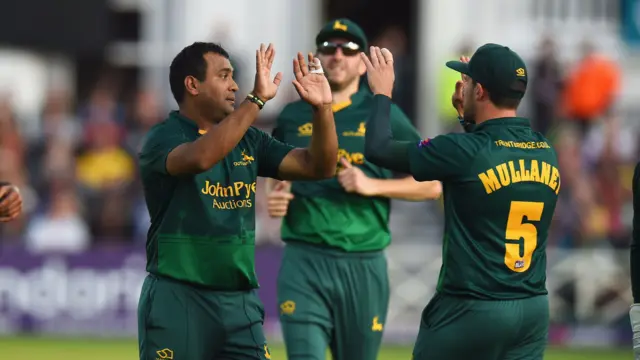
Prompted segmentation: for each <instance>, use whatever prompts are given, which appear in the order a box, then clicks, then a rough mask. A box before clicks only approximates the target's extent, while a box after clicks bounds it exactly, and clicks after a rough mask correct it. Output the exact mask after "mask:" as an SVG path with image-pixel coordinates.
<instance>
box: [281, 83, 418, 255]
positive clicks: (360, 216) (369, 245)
mask: <svg viewBox="0 0 640 360" xmlns="http://www.w3.org/2000/svg"><path fill="white" fill-rule="evenodd" d="M372 100H373V95H372V94H371V93H370V92H369V91H368V90H367V89H363V90H361V91H359V92H357V93H356V94H354V95H353V96H352V97H351V101H350V102H349V103H346V104H337V105H334V117H335V122H336V131H337V133H338V144H339V150H338V158H337V160H338V171H340V168H341V166H340V162H339V160H340V158H345V159H347V160H348V161H349V162H350V163H351V164H352V165H354V166H357V167H359V168H360V169H361V170H362V171H363V172H364V173H365V174H366V175H367V176H369V177H372V178H377V179H389V178H392V177H393V173H392V172H391V171H389V170H386V169H383V168H381V167H378V166H376V165H374V164H372V163H370V162H367V161H365V159H364V155H363V153H364V135H365V131H366V121H367V118H368V117H369V114H370V112H371V104H372ZM312 116H313V114H312V109H311V106H310V105H308V104H307V103H305V102H302V101H297V102H294V103H291V104H289V105H287V106H286V107H285V108H284V109H283V110H282V113H281V114H280V116H279V117H278V120H277V124H276V128H275V129H274V130H273V136H274V137H275V138H276V139H278V140H281V141H283V142H285V143H288V144H291V145H294V146H298V147H306V146H307V145H308V144H309V140H310V137H311V133H312V131H313V128H312V123H311V121H312ZM391 124H392V130H393V135H394V137H395V138H396V139H403V140H409V141H418V140H419V139H420V136H419V134H418V133H417V131H416V130H415V128H414V127H413V125H412V124H411V122H410V121H409V119H407V117H406V116H405V115H404V113H403V112H402V111H401V110H400V109H399V108H398V107H397V106H395V105H393V106H392V108H391ZM292 193H293V194H294V197H295V198H294V199H293V200H292V201H291V203H290V204H289V209H288V212H287V216H285V218H284V220H283V222H282V239H283V240H284V241H285V242H294V241H301V242H306V243H311V244H316V245H325V246H330V247H335V248H339V249H341V250H344V251H348V252H354V251H373V250H381V249H384V248H385V247H386V246H387V245H389V242H390V241H391V236H390V234H389V225H388V222H389V212H390V206H391V205H390V200H389V199H388V198H383V197H364V196H360V195H356V194H349V193H347V192H345V191H344V189H343V188H342V186H340V184H339V183H338V180H337V178H336V177H334V178H331V179H326V180H321V181H312V182H310V181H304V182H303V181H300V182H294V183H293V186H292Z"/></svg>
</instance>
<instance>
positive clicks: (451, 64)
mask: <svg viewBox="0 0 640 360" xmlns="http://www.w3.org/2000/svg"><path fill="white" fill-rule="evenodd" d="M446 65H447V67H448V68H449V69H453V70H455V71H457V72H459V73H463V74H465V75H470V74H469V63H463V62H462V61H447V64H446Z"/></svg>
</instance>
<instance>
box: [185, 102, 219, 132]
mask: <svg viewBox="0 0 640 360" xmlns="http://www.w3.org/2000/svg"><path fill="white" fill-rule="evenodd" d="M179 112H180V115H182V116H184V117H186V118H187V119H189V120H191V121H193V122H195V123H196V125H198V129H200V130H207V129H209V127H211V126H212V125H214V123H213V122H212V121H209V120H208V119H207V118H206V117H205V116H204V115H202V114H201V113H200V112H199V111H198V110H197V109H196V108H194V107H193V106H189V105H186V104H183V105H181V106H180V111H179Z"/></svg>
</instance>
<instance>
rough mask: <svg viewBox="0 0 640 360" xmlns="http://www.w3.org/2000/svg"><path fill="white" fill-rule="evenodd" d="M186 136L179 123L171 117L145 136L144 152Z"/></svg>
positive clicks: (154, 126) (156, 125) (143, 141)
mask: <svg viewBox="0 0 640 360" xmlns="http://www.w3.org/2000/svg"><path fill="white" fill-rule="evenodd" d="M182 136H184V131H183V129H182V127H181V126H180V123H179V122H178V121H175V119H173V118H172V117H171V116H169V117H167V118H166V119H164V120H163V121H161V122H159V123H157V124H155V125H153V126H152V127H151V128H150V129H149V131H147V133H146V134H145V135H144V137H143V140H142V149H141V151H142V152H145V151H148V150H150V149H153V148H155V147H157V146H161V145H162V144H163V143H167V142H174V140H175V139H176V138H178V137H182Z"/></svg>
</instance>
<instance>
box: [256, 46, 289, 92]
mask: <svg viewBox="0 0 640 360" xmlns="http://www.w3.org/2000/svg"><path fill="white" fill-rule="evenodd" d="M275 56H276V49H275V47H274V46H273V44H269V46H268V47H265V45H264V44H260V49H258V50H256V79H255V83H254V86H253V91H252V93H253V95H255V96H257V97H258V98H260V100H262V101H268V100H271V99H273V98H274V97H275V96H276V93H277V92H278V87H279V86H280V81H281V80H282V73H281V72H279V73H277V74H276V76H275V78H273V80H272V79H271V66H272V65H273V59H274V58H275Z"/></svg>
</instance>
